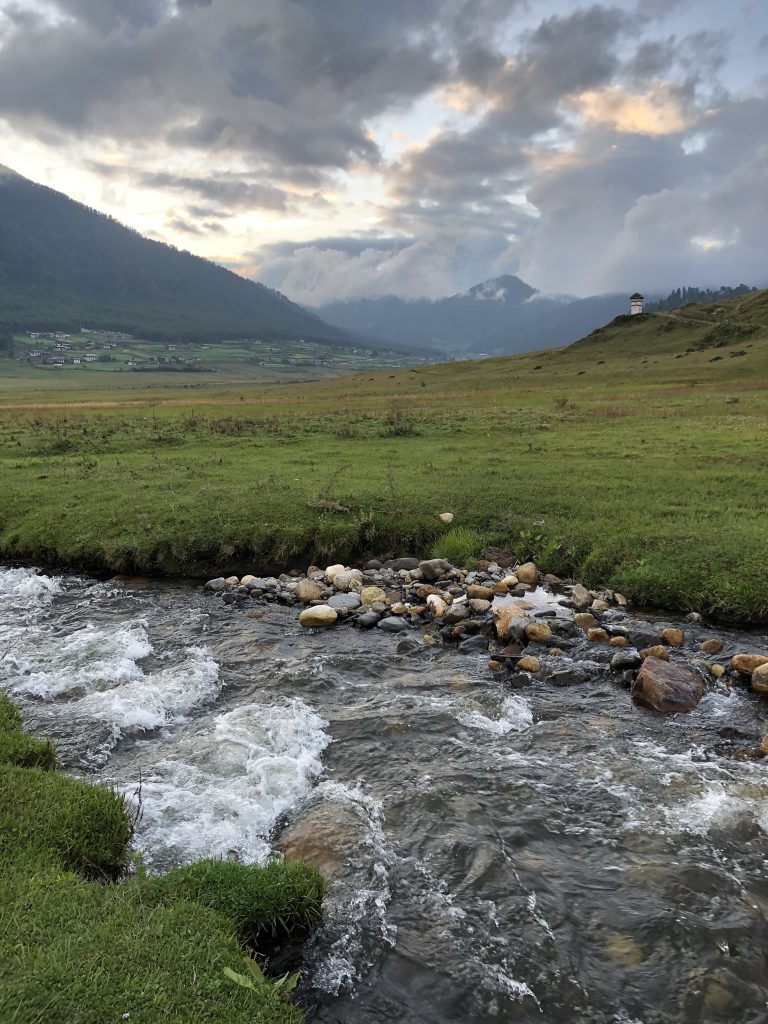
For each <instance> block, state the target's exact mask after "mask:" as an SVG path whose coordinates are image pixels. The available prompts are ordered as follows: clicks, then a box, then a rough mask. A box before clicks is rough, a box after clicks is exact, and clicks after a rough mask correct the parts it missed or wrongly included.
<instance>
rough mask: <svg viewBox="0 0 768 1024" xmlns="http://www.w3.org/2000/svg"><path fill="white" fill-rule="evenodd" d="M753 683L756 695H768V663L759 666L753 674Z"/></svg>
mask: <svg viewBox="0 0 768 1024" xmlns="http://www.w3.org/2000/svg"><path fill="white" fill-rule="evenodd" d="M751 683H752V689H753V690H754V691H755V692H756V693H768V662H766V663H765V664H763V665H758V666H757V668H756V669H755V671H754V672H753V673H752V679H751Z"/></svg>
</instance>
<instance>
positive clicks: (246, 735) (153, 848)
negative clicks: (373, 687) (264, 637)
mask: <svg viewBox="0 0 768 1024" xmlns="http://www.w3.org/2000/svg"><path fill="white" fill-rule="evenodd" d="M325 724H326V723H325V721H324V720H323V719H322V718H321V717H320V716H319V715H317V714H315V712H314V711H312V710H311V709H310V708H309V707H307V705H306V704H305V703H304V702H303V701H302V700H300V699H299V698H297V697H295V698H293V699H284V700H283V701H282V702H279V703H275V704H269V705H265V704H247V705H244V706H243V707H239V708H237V709H236V710H234V711H230V712H227V713H225V714H221V715H217V716H216V717H215V718H214V719H213V720H212V722H211V721H208V722H206V723H203V724H202V725H201V726H200V727H199V728H197V729H195V730H190V732H189V734H188V735H182V736H180V737H179V738H178V741H177V743H176V744H175V746H174V754H173V756H172V757H168V758H166V759H165V760H162V761H159V762H157V763H155V764H153V765H151V766H150V767H149V768H146V769H144V771H143V777H142V785H141V797H142V803H143V807H142V818H141V821H140V823H139V828H138V834H137V844H138V846H139V847H140V848H142V849H145V850H147V851H148V853H147V856H146V860H147V863H149V864H152V863H153V862H159V863H162V864H163V865H165V866H167V865H169V864H180V863H187V862H189V861H192V860H195V859H197V858H200V857H230V858H235V859H238V860H241V861H244V862H246V863H252V862H257V863H263V862H264V861H265V860H266V859H267V858H268V857H269V855H270V852H271V847H270V844H269V841H268V838H269V833H270V830H271V829H272V827H273V826H274V824H275V821H276V820H277V818H278V817H279V816H280V815H281V814H283V813H284V812H285V811H287V810H288V809H289V808H290V807H292V806H293V805H294V804H295V803H296V802H297V801H298V800H300V799H301V798H302V797H303V796H305V795H306V794H307V793H308V792H309V790H310V788H311V786H312V784H313V781H314V779H315V778H316V777H317V776H318V775H319V774H320V772H321V771H322V762H321V760H320V755H321V753H322V751H323V750H324V749H325V747H326V746H327V745H328V743H329V742H330V738H329V736H328V735H327V733H326V732H325V728H324V727H325ZM136 781H137V780H134V783H133V785H135V782H136ZM133 785H131V787H130V788H131V789H133ZM126 788H128V787H126Z"/></svg>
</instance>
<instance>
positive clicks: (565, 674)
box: [547, 665, 589, 686]
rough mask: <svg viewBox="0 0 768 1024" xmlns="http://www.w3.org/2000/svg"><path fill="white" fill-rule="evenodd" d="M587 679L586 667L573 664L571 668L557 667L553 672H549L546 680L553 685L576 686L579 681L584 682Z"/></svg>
mask: <svg viewBox="0 0 768 1024" xmlns="http://www.w3.org/2000/svg"><path fill="white" fill-rule="evenodd" d="M588 679H589V672H587V670H586V669H583V668H578V666H576V665H574V666H573V667H572V668H558V669H555V671H554V672H550V674H549V675H548V676H547V682H548V683H552V684H553V685H554V686H577V685H578V684H579V683H586V681H587V680H588Z"/></svg>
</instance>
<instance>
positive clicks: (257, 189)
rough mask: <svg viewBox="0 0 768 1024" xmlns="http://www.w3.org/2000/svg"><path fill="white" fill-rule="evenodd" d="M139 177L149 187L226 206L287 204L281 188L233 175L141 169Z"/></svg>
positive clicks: (270, 207) (283, 207) (281, 207)
mask: <svg viewBox="0 0 768 1024" xmlns="http://www.w3.org/2000/svg"><path fill="white" fill-rule="evenodd" d="M139 180H140V182H141V184H142V185H145V186H147V187H150V188H161V189H170V190H172V191H178V192H189V193H194V194H195V195H198V196H201V197H202V198H204V199H212V200H214V201H217V202H221V203H224V204H225V205H226V206H228V207H229V208H230V209H236V208H239V209H256V208H260V209H265V210H286V209H287V208H288V206H289V201H288V195H287V193H286V192H284V191H283V190H282V189H279V188H274V187H273V186H272V185H267V184H264V183H262V182H253V181H248V180H243V179H242V178H238V177H235V176H232V177H229V178H222V177H216V178H214V177H211V178H196V177H185V176H183V175H177V174H170V173H168V172H165V171H159V172H145V173H143V174H141V175H140V176H139Z"/></svg>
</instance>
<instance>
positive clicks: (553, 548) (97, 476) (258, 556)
mask: <svg viewBox="0 0 768 1024" xmlns="http://www.w3.org/2000/svg"><path fill="white" fill-rule="evenodd" d="M718 310H719V311H720V312H718ZM625 321H626V322H618V323H617V324H616V325H613V326H608V327H606V328H603V329H601V330H600V331H598V332H595V334H593V335H591V336H590V337H589V338H587V339H584V340H583V341H581V342H579V343H577V344H576V345H573V346H570V347H569V348H565V349H553V350H548V351H544V352H539V353H531V354H528V355H524V356H517V357H503V358H497V359H488V360H483V361H480V362H466V363H451V364H443V365H436V366H425V367H418V368H410V369H399V370H398V369H392V370H391V371H389V372H385V373H379V374H360V373H358V374H357V375H354V376H349V377H344V378H337V379H335V380H329V381H322V382H315V383H312V384H306V385H295V386H269V387H266V386H263V385H250V386H247V385H243V386H242V387H240V386H238V387H237V388H233V387H231V386H223V385H222V384H221V383H217V382H216V381H214V380H210V379H209V380H207V381H206V382H205V384H204V385H201V386H200V387H199V388H196V389H194V390H187V389H183V388H181V387H172V386H169V385H166V386H164V387H161V388H152V389H146V390H144V391H140V390H139V391H136V390H134V389H131V390H121V389H119V388H116V387H115V384H114V375H113V376H112V377H111V378H110V382H109V383H108V384H105V383H103V382H102V383H100V384H99V385H98V386H96V385H94V386H93V388H92V389H90V390H89V389H87V388H85V386H84V385H79V386H78V388H79V389H74V390H72V391H67V392H62V393H61V394H58V395H57V394H56V393H55V392H51V393H42V392H39V391H37V390H36V389H35V390H30V388H29V386H28V385H27V386H26V387H25V386H23V383H22V382H19V381H18V380H16V381H10V382H9V383H8V386H7V388H6V389H5V390H4V389H3V384H2V380H0V402H2V407H0V443H1V445H2V448H1V449H0V451H1V454H0V471H1V472H2V474H3V480H4V487H3V491H2V494H0V555H3V556H5V557H7V558H11V557H14V558H22V559H27V560H34V561H38V562H40V561H43V562H47V563H60V564H64V565H69V566H73V567H79V568H83V569H106V570H108V571H116V572H125V573H142V572H144V573H171V574H173V573H182V574H194V575H211V576H212V575H217V574H218V573H219V572H229V571H238V570H240V571H242V572H246V571H259V572H263V571H266V570H275V569H282V568H289V567H291V566H294V565H296V566H300V565H301V564H304V565H306V564H308V563H309V562H313V561H318V562H321V561H323V559H328V560H333V561H337V560H349V559H352V558H354V557H358V556H363V555H372V554H376V555H382V554H395V553H403V554H405V553H407V554H424V555H427V554H430V553H431V552H432V551H433V550H436V551H440V550H445V548H442V547H441V545H445V544H447V545H449V546H450V545H451V544H453V543H454V541H452V539H451V538H452V537H455V536H456V534H455V532H452V531H457V530H460V529H461V530H466V531H468V536H469V537H470V538H471V543H469V544H462V545H458V546H457V547H456V550H457V552H458V553H459V554H464V553H466V554H467V555H471V554H474V553H476V552H472V551H471V550H470V549H471V548H474V547H476V546H477V544H476V541H475V537H478V538H480V540H481V541H482V542H483V543H493V544H497V545H502V546H506V547H508V548H511V549H512V550H513V551H515V552H516V553H517V554H518V555H519V556H520V557H521V558H535V559H536V560H537V561H538V562H539V563H540V565H541V566H542V568H543V569H545V570H547V571H551V572H556V573H567V574H573V575H575V576H577V577H579V578H580V579H581V580H583V581H584V582H585V583H587V584H595V585H596V584H608V585H611V586H614V587H616V588H618V589H621V590H623V591H624V592H626V593H628V595H629V596H631V597H633V598H635V599H636V600H638V601H642V602H649V603H653V604H662V605H667V606H670V607H675V608H679V609H683V610H689V609H697V610H704V611H707V612H709V613H712V614H717V615H721V616H728V617H732V618H739V619H749V620H752V621H765V620H766V619H768V577H766V575H765V572H764V568H763V567H764V565H765V562H766V557H767V556H768V542H767V541H766V537H767V536H768V531H767V530H766V512H767V510H768V500H767V499H766V492H765V479H766V470H768V293H766V292H761V293H756V294H753V295H750V296H747V297H744V298H740V299H737V300H730V301H729V302H726V303H722V304H719V305H717V306H715V307H712V306H707V307H698V306H697V307H687V308H686V310H685V311H683V315H682V316H671V315H668V314H659V315H656V316H644V317H639V318H634V319H633V320H631V321H630V320H629V318H625ZM729 339H730V340H729ZM731 353H744V354H743V355H736V354H734V355H731ZM210 377H213V375H210ZM445 511H449V512H453V513H454V517H455V518H454V522H453V524H452V527H450V528H449V527H447V526H446V525H445V524H443V523H441V522H440V521H439V519H438V518H437V517H438V514H439V513H440V512H445Z"/></svg>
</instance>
